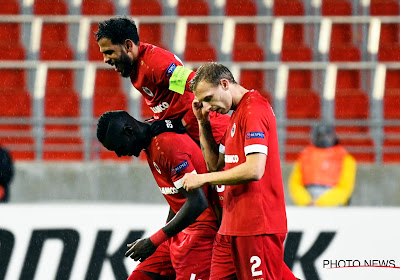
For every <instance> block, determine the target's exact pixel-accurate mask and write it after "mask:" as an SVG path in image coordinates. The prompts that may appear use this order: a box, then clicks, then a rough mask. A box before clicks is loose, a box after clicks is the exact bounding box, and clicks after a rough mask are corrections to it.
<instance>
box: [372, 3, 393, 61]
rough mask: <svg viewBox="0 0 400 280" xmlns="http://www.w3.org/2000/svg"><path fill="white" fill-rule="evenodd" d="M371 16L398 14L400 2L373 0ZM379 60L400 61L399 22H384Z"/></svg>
mask: <svg viewBox="0 0 400 280" xmlns="http://www.w3.org/2000/svg"><path fill="white" fill-rule="evenodd" d="M370 14H371V16H398V15H399V14H400V4H399V2H398V1H394V0H372V1H371V4H370ZM378 60H380V61H400V41H399V24H398V23H383V24H382V25H381V34H380V40H379V51H378Z"/></svg>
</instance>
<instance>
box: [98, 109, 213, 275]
mask: <svg viewBox="0 0 400 280" xmlns="http://www.w3.org/2000/svg"><path fill="white" fill-rule="evenodd" d="M153 135H154V133H153V132H152V128H151V126H150V124H148V123H144V122H139V121H137V120H136V119H134V118H133V117H131V116H130V115H129V114H128V113H127V112H125V111H110V112H106V113H104V114H103V115H102V116H101V117H100V119H99V121H98V125H97V138H98V140H99V141H100V142H101V143H102V144H103V146H104V147H105V148H107V149H108V150H110V151H114V152H115V153H116V154H117V155H118V156H126V155H128V156H132V155H133V156H136V157H138V156H139V154H140V153H141V151H142V150H143V151H144V152H145V154H146V158H147V161H148V164H149V167H150V169H151V172H152V174H153V176H154V178H155V180H156V182H157V184H158V186H159V188H160V191H161V193H162V194H163V195H164V197H165V199H166V200H167V202H168V204H169V205H170V215H169V217H168V220H167V224H166V225H165V226H164V227H163V228H162V229H160V230H159V231H157V232H156V233H154V234H153V235H152V236H150V237H148V238H143V239H138V240H136V241H134V242H133V243H131V244H129V245H128V247H129V249H128V251H127V252H126V254H125V255H126V256H127V257H128V256H130V257H131V258H132V259H134V260H135V261H137V260H139V261H141V263H140V264H139V265H138V266H137V267H136V268H135V270H134V271H133V272H132V274H131V275H130V277H129V278H128V279H129V280H146V279H180V280H183V279H185V280H189V279H202V280H206V279H209V273H210V266H211V254H212V248H213V242H214V239H215V234H216V232H217V229H218V225H217V218H216V215H215V213H214V211H213V208H212V206H211V205H210V203H208V187H204V188H199V189H196V190H195V191H193V192H190V193H189V192H187V191H186V190H185V189H184V188H183V187H182V177H183V176H184V174H186V173H192V174H195V173H204V172H207V167H206V165H205V162H204V159H203V156H202V153H201V150H200V147H199V146H198V145H197V144H196V143H195V142H194V141H193V139H191V138H190V137H189V136H188V135H187V134H186V133H184V134H178V133H173V132H165V133H161V134H159V135H157V136H153ZM171 147H173V148H171Z"/></svg>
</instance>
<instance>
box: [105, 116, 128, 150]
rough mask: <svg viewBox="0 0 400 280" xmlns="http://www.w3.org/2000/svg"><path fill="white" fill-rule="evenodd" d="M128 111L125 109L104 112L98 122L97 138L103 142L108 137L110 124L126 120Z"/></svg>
mask: <svg viewBox="0 0 400 280" xmlns="http://www.w3.org/2000/svg"><path fill="white" fill-rule="evenodd" d="M127 116H128V113H127V112H125V111H108V112H105V113H103V114H102V115H101V116H100V118H99V120H98V122H97V139H98V140H99V141H100V143H103V142H104V140H105V139H106V136H107V132H108V128H109V127H110V124H111V123H113V122H116V121H121V122H122V121H123V120H126V117H127Z"/></svg>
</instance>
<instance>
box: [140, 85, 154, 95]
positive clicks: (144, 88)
mask: <svg viewBox="0 0 400 280" xmlns="http://www.w3.org/2000/svg"><path fill="white" fill-rule="evenodd" d="M142 89H143V91H144V92H145V93H147V95H148V96H150V97H153V96H154V93H153V92H152V91H151V90H149V88H147V87H142Z"/></svg>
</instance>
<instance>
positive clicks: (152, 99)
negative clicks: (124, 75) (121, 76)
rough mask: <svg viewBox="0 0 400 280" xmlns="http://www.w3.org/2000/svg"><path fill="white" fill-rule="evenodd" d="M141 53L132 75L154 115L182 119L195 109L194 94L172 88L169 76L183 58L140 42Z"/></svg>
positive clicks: (157, 117)
mask: <svg viewBox="0 0 400 280" xmlns="http://www.w3.org/2000/svg"><path fill="white" fill-rule="evenodd" d="M138 52H139V53H138V59H137V65H136V67H135V68H134V69H133V71H132V73H131V75H130V78H131V82H132V85H133V86H134V87H135V88H136V89H137V90H138V91H140V93H141V94H142V95H143V97H144V98H145V100H146V103H147V105H148V106H149V107H150V109H151V110H152V111H153V112H154V118H155V119H160V120H164V119H175V118H182V117H183V116H184V115H185V113H186V112H187V111H188V110H189V109H191V108H192V101H193V99H194V94H193V93H192V92H190V91H185V92H184V93H183V94H179V93H177V92H175V91H171V90H169V80H170V77H171V75H172V73H173V72H174V70H175V69H176V67H177V66H182V61H181V60H180V59H179V58H178V57H177V56H176V55H174V54H173V53H171V52H169V51H166V50H164V49H162V48H159V47H157V46H154V45H151V44H147V43H142V42H140V44H139V50H138ZM194 74H195V72H192V73H191V74H190V76H189V78H188V79H187V80H188V81H190V80H191V78H192V77H193V76H194ZM186 89H188V85H187V86H186Z"/></svg>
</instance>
